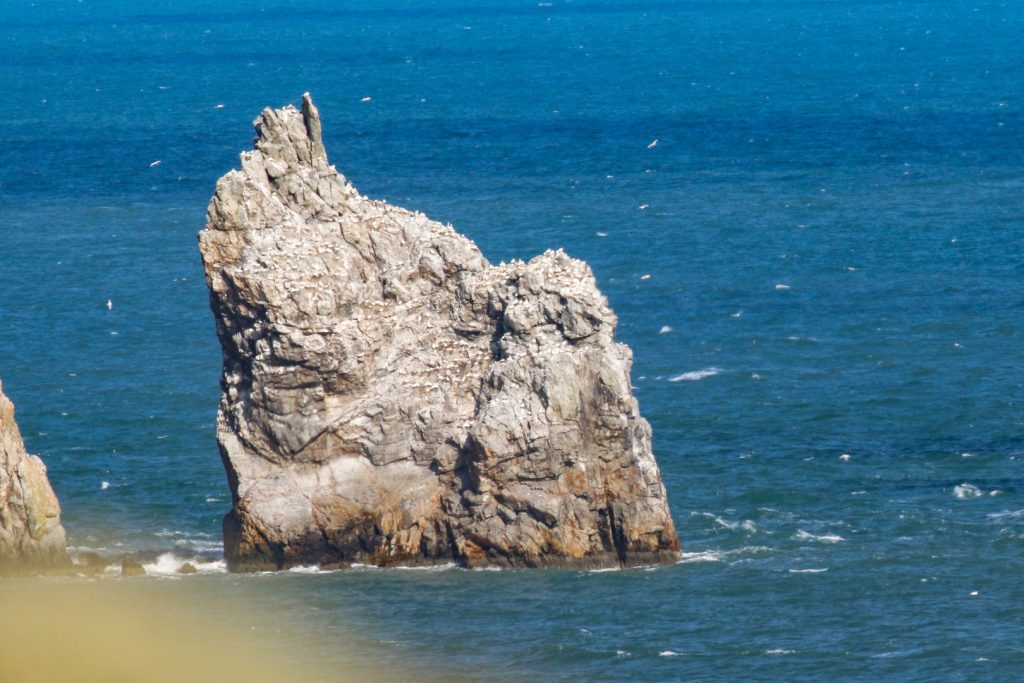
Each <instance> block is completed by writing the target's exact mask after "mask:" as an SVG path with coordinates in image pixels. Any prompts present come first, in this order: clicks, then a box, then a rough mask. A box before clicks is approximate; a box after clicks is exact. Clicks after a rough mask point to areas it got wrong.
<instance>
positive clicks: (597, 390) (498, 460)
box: [199, 95, 679, 570]
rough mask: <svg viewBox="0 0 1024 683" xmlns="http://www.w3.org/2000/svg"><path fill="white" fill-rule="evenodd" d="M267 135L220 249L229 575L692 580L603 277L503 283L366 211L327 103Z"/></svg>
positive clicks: (539, 273)
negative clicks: (363, 566) (320, 569)
mask: <svg viewBox="0 0 1024 683" xmlns="http://www.w3.org/2000/svg"><path fill="white" fill-rule="evenodd" d="M255 126H256V133H257V137H256V139H255V149H254V151H252V152H246V153H243V154H242V157H241V161H242V164H241V170H236V171H231V172H230V173H228V174H227V175H225V176H224V177H223V178H221V179H220V181H219V182H218V184H217V190H216V194H215V196H214V197H213V199H212V201H211V202H210V207H209V210H208V212H207V225H206V229H205V230H203V231H202V232H201V233H200V236H199V244H200V251H201V253H202V257H203V263H204V265H205V268H206V279H207V284H208V285H209V288H210V302H211V307H212V309H213V313H214V316H215V318H216V322H217V333H218V336H219V338H220V342H221V347H222V350H223V362H224V368H223V375H222V378H221V403H220V410H219V415H218V421H217V438H218V443H219V445H220V450H221V455H222V458H223V461H224V466H225V468H226V469H227V474H228V480H229V484H230V487H231V492H232V500H233V507H232V510H231V512H230V513H229V514H228V515H227V516H226V517H225V522H224V545H225V554H226V556H227V562H228V565H229V567H230V568H231V569H234V570H257V569H273V568H283V567H287V566H292V565H297V564H310V563H319V564H336V563H345V562H363V563H373V564H379V565H388V564H417V563H439V562H451V561H455V562H458V563H460V564H463V565H468V566H473V567H476V566H487V565H496V566H563V567H616V566H630V565H636V564H645V563H653V562H672V561H675V560H676V559H677V557H678V551H679V540H678V537H677V536H676V530H675V527H674V525H673V522H672V517H671V515H670V513H669V508H668V503H667V500H666V496H665V488H664V485H663V484H662V481H661V477H660V474H659V472H658V467H657V464H656V463H655V461H654V456H653V455H652V453H651V429H650V426H649V425H648V423H647V421H646V420H644V419H643V418H642V417H641V416H640V413H639V410H638V406H637V402H636V400H635V399H634V398H633V396H632V393H631V392H632V389H631V386H630V378H629V370H630V364H631V354H630V350H629V349H628V348H627V347H626V346H624V345H622V344H618V343H616V342H615V341H614V337H613V335H614V329H615V325H616V318H615V315H614V314H613V313H612V311H611V310H610V309H609V307H608V303H607V301H606V299H605V297H604V296H603V295H602V294H601V293H600V292H599V291H598V290H597V286H596V284H595V281H594V277H593V275H592V273H591V271H590V269H589V268H588V267H587V265H586V264H585V263H583V262H581V261H577V260H575V259H572V258H570V257H569V256H567V255H566V254H565V253H563V252H561V251H548V252H546V253H544V254H542V255H540V256H538V257H536V258H534V259H533V260H531V261H530V262H528V263H523V262H521V261H514V262H512V263H508V264H501V265H497V266H494V265H491V264H489V263H488V262H487V260H486V259H485V258H484V257H483V255H482V254H481V253H480V250H479V249H478V248H477V247H476V245H475V244H473V242H471V241H470V240H469V239H467V238H466V237H463V236H462V235H460V234H458V233H457V232H455V231H454V230H453V229H452V228H451V227H450V226H444V225H441V224H440V223H437V222H434V221H431V220H429V219H428V218H427V217H426V216H424V215H422V214H420V213H415V212H411V211H407V210H405V209H401V208H398V207H395V206H391V205H389V204H386V203H384V202H381V201H373V200H370V199H367V198H366V197H363V196H360V194H359V193H358V192H357V191H356V189H355V188H354V187H352V185H351V184H349V183H348V182H347V181H346V180H345V178H344V177H343V176H342V175H341V174H339V173H338V172H337V171H336V170H335V169H334V167H333V166H330V165H329V164H328V162H327V156H326V153H325V151H324V146H323V143H322V140H321V124H320V116H319V113H318V111H317V109H316V107H315V106H314V105H313V102H312V101H311V99H310V98H309V96H308V95H306V96H304V97H303V104H302V110H301V111H299V110H296V109H294V108H292V107H285V108H284V109H277V110H272V109H266V110H264V111H263V113H262V114H261V115H260V117H259V118H258V119H256V121H255Z"/></svg>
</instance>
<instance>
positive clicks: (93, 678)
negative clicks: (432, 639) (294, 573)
mask: <svg viewBox="0 0 1024 683" xmlns="http://www.w3.org/2000/svg"><path fill="white" fill-rule="evenodd" d="M257 624H259V625H260V627H257V626H256V625H257ZM263 625H273V626H274V628H273V629H269V628H268V629H264V628H262V626H263ZM282 628H284V629H288V628H290V626H289V625H287V624H282V623H281V622H280V620H278V619H275V616H274V615H273V614H261V613H260V612H259V610H258V606H257V605H249V606H242V607H239V606H238V605H230V606H228V605H226V601H225V600H224V599H223V598H218V597H217V596H216V595H215V594H212V592H211V591H208V592H205V593H204V592H196V591H193V590H189V591H185V590H181V588H180V587H178V586H174V585H171V584H164V585H161V584H158V583H157V582H156V581H147V580H142V581H118V580H109V581H108V580H102V581H85V580H82V581H74V580H64V579H60V580H51V579H42V578H40V579H5V580H2V581H0V683H101V682H102V683H120V682H125V683H127V682H132V683H136V682H139V683H143V682H144V683H163V682H165V681H166V682H168V683H170V682H172V681H173V682H174V683H181V682H188V683H204V682H207V681H209V682H210V683H228V682H234V681H246V682H247V683H250V682H253V681H287V682H289V683H291V682H296V683H303V682H305V681H360V682H361V681H377V680H393V679H394V678H404V676H402V675H401V674H399V675H398V676H394V677H393V676H391V675H388V674H381V672H375V671H372V669H370V668H367V664H366V662H363V663H362V664H360V663H358V661H357V660H358V659H359V656H358V654H357V653H355V652H353V657H352V661H353V666H352V667H345V670H339V668H338V667H336V666H332V667H330V668H328V667H327V666H326V665H324V664H322V663H318V662H317V661H316V658H315V657H313V656H311V653H312V648H310V649H309V652H306V651H302V648H301V647H296V646H294V645H289V646H288V647H282V646H281V642H280V640H278V642H276V643H275V636H274V631H275V630H276V631H277V632H278V633H280V629H282ZM332 646H333V645H332ZM346 647H352V648H353V649H356V647H357V646H356V645H355V643H353V642H349V643H338V644H337V648H338V650H337V651H336V652H338V651H341V655H342V657H341V659H342V660H344V659H345V657H344V652H343V651H344V649H345V648H346ZM332 659H334V661H335V662H337V661H338V659H339V658H338V657H332ZM393 673H396V674H397V673H398V672H393Z"/></svg>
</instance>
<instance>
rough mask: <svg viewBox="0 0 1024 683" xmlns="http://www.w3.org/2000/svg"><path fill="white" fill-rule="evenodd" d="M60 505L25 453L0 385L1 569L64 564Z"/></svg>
mask: <svg viewBox="0 0 1024 683" xmlns="http://www.w3.org/2000/svg"><path fill="white" fill-rule="evenodd" d="M67 562H68V558H67V553H66V551H65V548H64V527H62V526H61V524H60V504H59V503H58V502H57V496H56V495H55V494H54V492H53V488H52V487H51V486H50V481H49V480H48V479H47V477H46V466H45V465H44V464H43V461H42V460H40V459H39V458H38V457H36V456H34V455H29V454H28V453H26V452H25V444H24V442H23V441H22V440H21V432H20V431H19V430H18V425H17V424H16V423H15V422H14V405H13V404H12V403H11V402H10V401H9V400H8V399H7V397H6V396H5V395H4V393H3V386H2V385H0V573H12V572H21V571H33V570H38V569H46V568H50V567H54V566H62V565H66V564H67Z"/></svg>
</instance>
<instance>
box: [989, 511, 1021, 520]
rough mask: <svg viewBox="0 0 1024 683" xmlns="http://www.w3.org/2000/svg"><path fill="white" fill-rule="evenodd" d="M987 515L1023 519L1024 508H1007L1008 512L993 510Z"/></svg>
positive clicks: (998, 517)
mask: <svg viewBox="0 0 1024 683" xmlns="http://www.w3.org/2000/svg"><path fill="white" fill-rule="evenodd" d="M985 516H986V517H988V518H989V519H1021V518H1024V510H1007V511H1006V512H993V513H991V514H988V515H985Z"/></svg>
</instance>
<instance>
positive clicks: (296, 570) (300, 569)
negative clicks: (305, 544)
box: [288, 564, 338, 574]
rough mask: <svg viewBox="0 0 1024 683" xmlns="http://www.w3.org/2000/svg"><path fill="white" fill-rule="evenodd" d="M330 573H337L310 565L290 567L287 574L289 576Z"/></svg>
mask: <svg viewBox="0 0 1024 683" xmlns="http://www.w3.org/2000/svg"><path fill="white" fill-rule="evenodd" d="M332 571H338V570H336V569H321V568H320V567H319V566H317V565H315V564H311V565H299V566H297V567H290V568H289V569H288V572H289V573H291V574H330V573H331V572H332Z"/></svg>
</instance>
